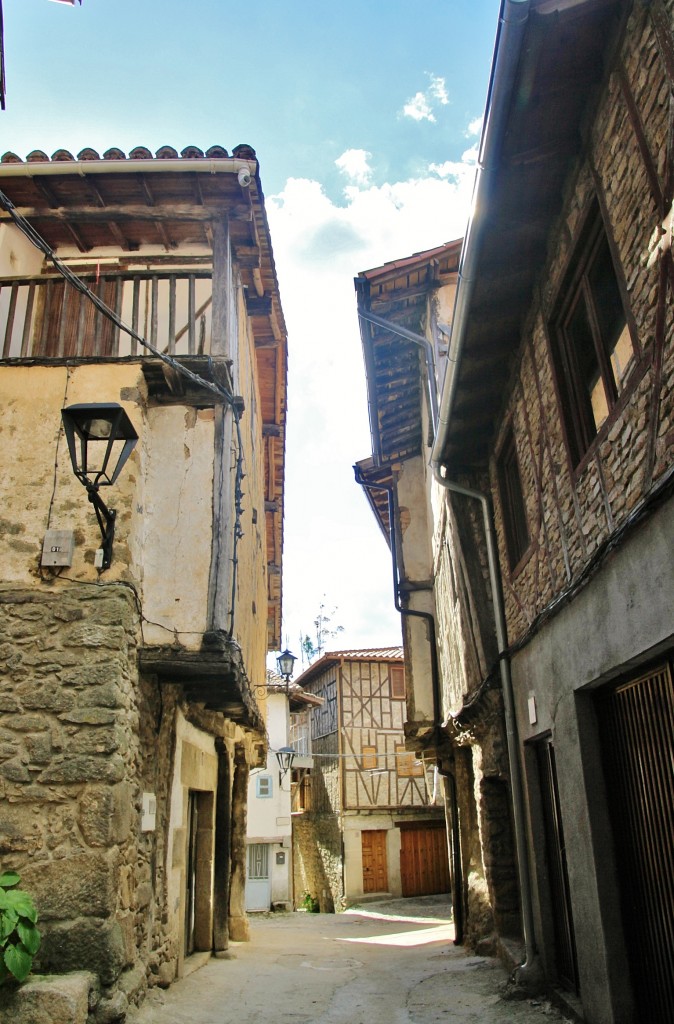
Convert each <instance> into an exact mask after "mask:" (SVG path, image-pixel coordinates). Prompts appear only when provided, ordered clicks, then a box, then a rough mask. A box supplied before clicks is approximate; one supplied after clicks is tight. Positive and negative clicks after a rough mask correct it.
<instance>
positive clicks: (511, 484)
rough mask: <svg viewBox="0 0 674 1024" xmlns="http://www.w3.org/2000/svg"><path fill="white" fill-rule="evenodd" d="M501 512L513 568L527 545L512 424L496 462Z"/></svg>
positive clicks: (524, 514) (511, 567) (524, 512)
mask: <svg viewBox="0 0 674 1024" xmlns="http://www.w3.org/2000/svg"><path fill="white" fill-rule="evenodd" d="M497 470H498V485H499V492H500V496H501V515H502V517H503V532H504V534H505V544H506V550H507V552H508V564H509V566H510V569H511V570H512V569H514V568H515V566H516V565H517V563H518V562H519V560H520V559H521V558H522V556H523V554H524V552H525V551H526V550H527V548H528V547H529V539H530V538H529V525H528V523H527V512H526V508H525V505H524V494H523V492H522V477H521V475H520V466H519V462H518V461H517V448H516V446H515V435H514V433H513V429H512V427H508V431H507V433H506V436H505V440H504V442H503V445H502V447H501V451H500V453H499V457H498V463H497Z"/></svg>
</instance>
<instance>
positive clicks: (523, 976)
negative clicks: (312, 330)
mask: <svg viewBox="0 0 674 1024" xmlns="http://www.w3.org/2000/svg"><path fill="white" fill-rule="evenodd" d="M529 9H530V0H502V3H501V15H500V18H499V27H498V34H497V38H496V46H495V55H494V62H493V65H492V74H491V79H490V83H489V92H488V96H487V109H486V118H485V125H484V129H483V133H482V142H481V146H480V155H479V160H478V172H477V175H476V179H475V187H474V191H473V209H474V211H475V212H474V214H473V216H472V217H471V220H470V223H469V225H468V230H467V232H466V237H465V239H464V243H463V248H462V251H461V261H460V264H459V281H458V286H457V292H456V297H455V301H454V312H453V316H452V330H451V336H450V363H449V365H450V366H453V373H452V375H451V378H450V379H449V380H448V382H447V385H446V387H445V389H444V391H443V395H442V401H441V404H440V412H439V417H438V429H437V434H436V438H435V444H434V445H433V450H432V452H431V468H432V471H433V476H434V478H435V480H436V481H437V482H438V484H440V486H441V487H444V488H445V489H446V490H448V491H451V492H452V493H453V494H459V495H462V496H463V497H466V498H471V499H473V500H475V501H479V502H480V505H481V508H482V519H483V524H484V532H485V539H486V544H487V558H488V564H489V579H490V583H491V591H492V600H493V604H494V620H495V627H496V639H497V644H498V652H499V653H498V657H499V670H500V676H501V685H502V690H503V705H504V714H505V723H506V739H507V745H508V764H509V768H510V782H511V791H512V804H513V824H514V829H515V848H516V852H517V865H518V876H519V884H520V899H521V903H522V931H523V936H524V945H525V960H524V962H523V963H522V964H520V965H519V966H518V967H517V968H516V969H515V972H514V973H515V977H516V979H517V980H518V981H522V982H524V983H526V982H527V980H529V979H530V980H531V982H536V981H538V978H539V972H540V964H539V961H538V956H537V952H536V944H535V937H534V918H533V901H532V894H531V871H530V865H529V848H528V844H527V836H526V820H525V812H524V791H523V783H522V769H521V765H520V759H519V740H518V734H517V718H516V715H515V701H514V695H513V685H512V674H511V670H510V658H509V656H508V653H507V634H506V621H505V609H504V604H503V593H502V589H501V578H500V574H499V568H498V565H499V563H498V553H497V547H496V538H495V533H494V525H493V521H492V515H491V508H490V502H489V498H488V497H487V495H485V494H483V493H482V492H480V491H476V490H474V489H472V488H469V487H465V486H463V485H462V484H459V483H457V482H455V481H453V480H451V479H450V478H449V468H448V467H447V466H446V465H445V464H444V463H443V454H444V450H445V447H446V444H447V435H448V431H449V424H450V421H451V418H452V411H453V407H454V401H455V397H456V391H457V386H458V379H459V372H458V371H459V365H460V363H461V359H462V355H463V348H464V343H465V337H466V329H467V326H468V310H469V308H470V303H471V298H472V295H473V289H474V287H475V282H476V279H477V272H478V271H477V267H478V261H479V256H480V251H481V248H482V240H483V237H484V233H485V229H486V226H487V223H488V217H489V192H490V188H491V183H492V181H493V180H494V179H495V177H496V175H498V174H499V172H500V154H501V148H502V145H503V140H504V138H505V133H506V128H507V119H508V113H509V109H510V105H511V102H512V100H513V91H514V86H515V79H516V74H517V69H518V65H519V61H520V56H521V51H522V45H523V41H524V34H525V29H526V25H527V20H528V17H529Z"/></svg>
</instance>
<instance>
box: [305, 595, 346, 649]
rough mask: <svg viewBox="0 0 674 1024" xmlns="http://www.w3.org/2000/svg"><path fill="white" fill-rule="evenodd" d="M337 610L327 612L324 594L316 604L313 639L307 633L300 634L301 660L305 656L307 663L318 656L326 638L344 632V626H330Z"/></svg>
mask: <svg viewBox="0 0 674 1024" xmlns="http://www.w3.org/2000/svg"><path fill="white" fill-rule="evenodd" d="M336 611H337V608H333V609H332V611H331V612H328V610H327V607H326V604H325V594H324V595H323V600H322V601H321V603H320V604H319V606H318V615H317V616H316V618H315V619H314V629H315V630H316V634H315V639H316V642H315V643H314V641H313V640H312V638H311V637H310V636H309V634H308V633H306V634H300V648H301V650H302V661H304V659H305V658H306V659H307V661H308V662H309V664H311V662H312V661H313V660H314V658H320V657H321V655H322V654H323V653H324V652H325V646H326V641H327V640H332V639H334V637H336V636H337V635H338V634H339V633H343V632H344V626H334V627H332V626H331V623H332V617H333V615H334V614H335V612H336Z"/></svg>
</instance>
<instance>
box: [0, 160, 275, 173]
mask: <svg viewBox="0 0 674 1024" xmlns="http://www.w3.org/2000/svg"><path fill="white" fill-rule="evenodd" d="M242 169H245V170H247V171H251V172H257V160H241V159H239V158H238V157H222V158H220V159H217V160H210V159H208V158H196V159H194V160H190V159H183V158H182V157H180V158H176V159H174V158H172V157H168V158H167V159H165V160H164V159H162V158H160V157H159V158H152V159H149V160H133V159H131V160H50V161H38V160H36V161H31V162H24V161H21V162H19V163H6V164H0V178H16V177H19V176H20V177H24V178H42V177H64V176H66V175H78V176H79V177H80V178H86V177H88V176H89V175H91V174H167V173H172V172H176V171H190V172H196V173H197V174H238V173H239V171H240V170H242Z"/></svg>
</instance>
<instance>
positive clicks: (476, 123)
mask: <svg viewBox="0 0 674 1024" xmlns="http://www.w3.org/2000/svg"><path fill="white" fill-rule="evenodd" d="M482 121H483V117H482V115H481V114H480V116H479V117H474V118H473V120H472V121H469V122H468V125H467V127H466V130H465V132H464V133H463V134H464V135H465V136H466V138H467V139H470V138H472V137H473V136H474V135H479V134H480V132H481V131H482Z"/></svg>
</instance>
